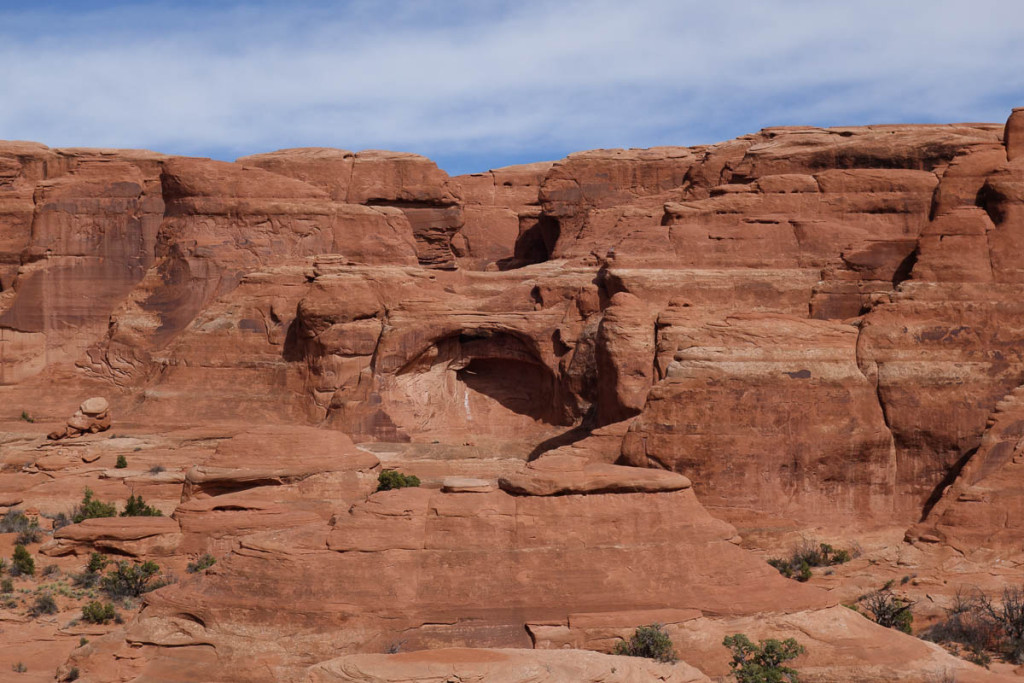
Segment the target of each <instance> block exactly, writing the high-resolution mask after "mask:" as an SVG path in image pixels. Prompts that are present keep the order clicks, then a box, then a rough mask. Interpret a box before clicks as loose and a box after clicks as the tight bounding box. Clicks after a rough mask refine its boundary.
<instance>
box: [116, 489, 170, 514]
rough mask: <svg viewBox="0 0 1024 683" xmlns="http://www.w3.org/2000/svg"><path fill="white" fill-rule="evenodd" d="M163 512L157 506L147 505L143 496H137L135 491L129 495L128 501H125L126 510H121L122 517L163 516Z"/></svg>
mask: <svg viewBox="0 0 1024 683" xmlns="http://www.w3.org/2000/svg"><path fill="white" fill-rule="evenodd" d="M163 514H164V513H162V512H160V510H158V509H156V508H155V507H152V506H150V505H146V501H144V500H142V496H136V495H135V494H134V493H133V494H132V495H130V496H128V502H127V503H125V505H124V510H123V511H122V512H121V516H122V517H162V516H163Z"/></svg>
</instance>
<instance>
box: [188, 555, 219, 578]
mask: <svg viewBox="0 0 1024 683" xmlns="http://www.w3.org/2000/svg"><path fill="white" fill-rule="evenodd" d="M216 562H217V558H216V557H214V556H213V555H211V554H210V553H206V554H205V555H203V556H202V557H200V558H198V559H197V560H196V561H195V562H189V563H188V566H187V567H185V571H187V572H188V573H189V574H195V573H196V572H201V571H203V570H204V569H209V568H210V567H212V566H213V565H214V564H215V563H216Z"/></svg>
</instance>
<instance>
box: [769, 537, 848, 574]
mask: <svg viewBox="0 0 1024 683" xmlns="http://www.w3.org/2000/svg"><path fill="white" fill-rule="evenodd" d="M852 558H853V554H852V553H851V552H850V551H849V550H843V549H838V550H837V549H836V548H833V547H832V546H831V545H829V544H828V543H817V542H815V541H811V540H808V539H804V540H803V542H801V543H800V545H798V546H796V547H794V548H793V550H792V552H790V554H789V557H785V558H776V557H773V558H770V559H769V560H768V564H770V565H771V566H773V567H775V568H776V569H777V570H778V571H779V573H780V574H782V575H783V576H785V577H786V578H787V579H796V580H797V581H806V580H807V579H809V578H811V567H831V566H833V565H837V564H843V563H844V562H849V561H850V560H851V559H852Z"/></svg>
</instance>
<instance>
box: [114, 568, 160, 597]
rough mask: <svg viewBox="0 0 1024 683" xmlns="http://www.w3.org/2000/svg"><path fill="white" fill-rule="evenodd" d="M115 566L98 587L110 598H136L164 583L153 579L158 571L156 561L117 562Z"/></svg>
mask: <svg viewBox="0 0 1024 683" xmlns="http://www.w3.org/2000/svg"><path fill="white" fill-rule="evenodd" d="M116 567H117V568H116V569H114V571H112V572H109V573H108V574H107V575H106V576H104V577H103V580H102V581H101V582H100V588H102V589H103V592H105V593H106V594H107V595H109V596H110V597H112V598H137V597H139V596H140V595H142V594H143V593H147V592H149V591H151V590H156V589H157V588H159V587H160V586H162V585H165V584H163V583H160V582H158V581H155V580H154V579H155V578H156V575H157V574H159V573H160V565H158V564H157V563H156V562H153V561H148V562H144V563H142V564H132V563H131V562H118V563H117V565H116Z"/></svg>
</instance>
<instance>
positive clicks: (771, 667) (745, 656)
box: [722, 633, 804, 683]
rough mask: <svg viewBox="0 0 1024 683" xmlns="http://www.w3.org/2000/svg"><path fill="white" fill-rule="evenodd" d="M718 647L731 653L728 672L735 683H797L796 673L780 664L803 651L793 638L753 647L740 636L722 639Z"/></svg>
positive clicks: (770, 639) (745, 638)
mask: <svg viewBox="0 0 1024 683" xmlns="http://www.w3.org/2000/svg"><path fill="white" fill-rule="evenodd" d="M722 644H723V645H725V646H726V647H727V648H729V649H730V650H732V661H731V662H730V663H729V668H730V669H732V675H733V676H735V677H736V680H737V681H738V683H799V680H800V679H799V678H798V674H797V671H796V669H791V668H790V667H788V666H783V662H788V661H789V660H791V659H796V658H797V657H799V656H800V655H801V654H803V653H804V647H803V645H801V644H800V643H798V642H796V640H794V639H793V638H787V639H786V640H781V641H780V640H775V639H774V638H769V639H768V640H759V641H758V642H757V645H754V644H753V643H752V642H750V639H749V638H747V637H746V636H745V635H743V634H742V633H736V634H734V635H731V636H726V637H725V640H723V641H722Z"/></svg>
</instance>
